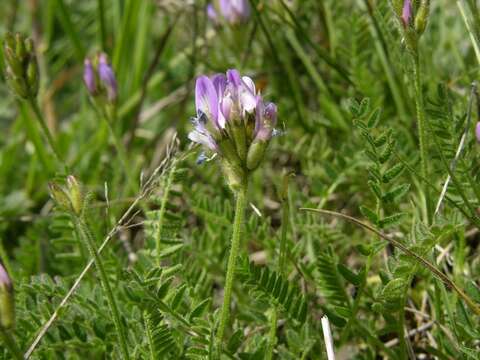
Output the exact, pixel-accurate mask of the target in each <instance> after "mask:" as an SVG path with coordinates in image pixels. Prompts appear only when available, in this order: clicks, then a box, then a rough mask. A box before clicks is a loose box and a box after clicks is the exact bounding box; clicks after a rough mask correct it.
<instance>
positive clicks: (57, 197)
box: [48, 182, 72, 211]
mask: <svg viewBox="0 0 480 360" xmlns="http://www.w3.org/2000/svg"><path fill="white" fill-rule="evenodd" d="M48 188H49V190H50V196H51V197H52V199H53V201H55V203H56V204H57V206H59V207H60V208H62V210H65V211H71V210H72V202H71V201H70V197H69V196H68V194H67V192H66V191H65V189H64V188H63V187H61V186H60V185H59V184H57V183H55V182H51V183H49V184H48Z"/></svg>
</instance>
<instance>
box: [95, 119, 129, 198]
mask: <svg viewBox="0 0 480 360" xmlns="http://www.w3.org/2000/svg"><path fill="white" fill-rule="evenodd" d="M102 118H103V120H104V121H105V122H106V123H107V126H108V130H109V132H110V135H111V137H112V140H113V145H114V146H115V150H116V151H117V155H118V158H119V159H120V163H121V164H122V168H123V172H124V173H125V176H126V178H127V187H128V189H129V190H131V191H132V192H133V193H135V192H136V189H135V185H134V184H135V180H134V179H133V178H132V169H131V168H129V167H128V157H127V150H126V149H125V146H124V145H123V142H122V141H121V140H120V138H119V137H118V136H117V134H116V132H115V129H114V128H113V126H112V122H114V120H113V119H108V118H107V116H102Z"/></svg>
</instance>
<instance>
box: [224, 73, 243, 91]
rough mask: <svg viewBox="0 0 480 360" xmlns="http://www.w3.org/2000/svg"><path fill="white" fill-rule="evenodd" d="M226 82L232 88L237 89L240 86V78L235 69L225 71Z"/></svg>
mask: <svg viewBox="0 0 480 360" xmlns="http://www.w3.org/2000/svg"><path fill="white" fill-rule="evenodd" d="M227 82H228V84H230V85H232V86H233V87H234V88H237V89H238V88H239V87H240V86H241V85H242V78H241V77H240V73H239V72H238V70H236V69H230V70H227Z"/></svg>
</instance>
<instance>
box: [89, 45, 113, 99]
mask: <svg viewBox="0 0 480 360" xmlns="http://www.w3.org/2000/svg"><path fill="white" fill-rule="evenodd" d="M83 82H84V83H85V86H86V88H87V90H88V92H89V93H90V95H92V96H93V97H95V98H97V97H98V98H106V99H107V100H108V102H110V103H114V102H115V101H116V100H117V96H118V86H117V79H116V77H115V72H114V71H113V68H112V67H111V65H110V64H109V63H108V57H107V55H106V54H104V53H100V54H98V55H97V56H96V57H95V58H94V59H93V60H92V59H90V58H86V59H85V61H84V66H83Z"/></svg>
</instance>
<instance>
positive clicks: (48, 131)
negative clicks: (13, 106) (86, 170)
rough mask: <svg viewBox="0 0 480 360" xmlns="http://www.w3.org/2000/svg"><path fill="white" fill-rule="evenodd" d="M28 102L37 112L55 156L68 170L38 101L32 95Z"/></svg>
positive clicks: (66, 169)
mask: <svg viewBox="0 0 480 360" xmlns="http://www.w3.org/2000/svg"><path fill="white" fill-rule="evenodd" d="M28 103H29V104H30V107H31V108H32V110H33V112H34V113H35V116H36V117H37V120H38V123H39V124H40V127H41V128H42V131H43V134H44V135H45V137H46V138H47V142H48V144H49V145H50V148H51V149H52V151H53V153H54V154H55V157H56V159H57V161H58V162H59V163H61V164H62V165H63V166H64V168H65V171H66V172H68V168H67V165H66V164H65V161H64V160H63V157H62V156H61V155H60V151H59V150H58V147H57V144H56V143H55V140H54V139H53V136H52V133H51V132H50V129H49V128H48V126H47V123H46V122H45V119H44V118H43V115H42V112H41V111H40V108H39V107H38V103H37V101H36V100H35V99H34V98H32V97H30V98H29V99H28Z"/></svg>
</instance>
